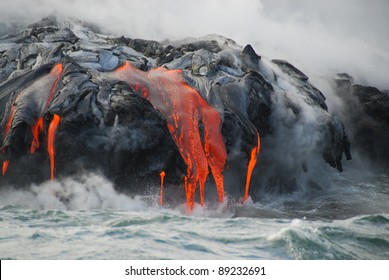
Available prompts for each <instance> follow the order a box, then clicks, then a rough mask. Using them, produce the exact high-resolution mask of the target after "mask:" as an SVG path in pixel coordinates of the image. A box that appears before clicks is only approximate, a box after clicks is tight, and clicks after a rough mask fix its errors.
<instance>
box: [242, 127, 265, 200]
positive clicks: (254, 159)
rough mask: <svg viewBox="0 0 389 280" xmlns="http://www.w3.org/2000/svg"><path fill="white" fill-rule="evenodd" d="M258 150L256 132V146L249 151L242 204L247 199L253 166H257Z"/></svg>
mask: <svg viewBox="0 0 389 280" xmlns="http://www.w3.org/2000/svg"><path fill="white" fill-rule="evenodd" d="M260 150H261V140H260V137H259V133H258V132H257V145H256V146H254V148H252V150H251V153H250V159H249V164H248V166H247V176H246V185H245V188H244V196H243V203H245V201H246V200H247V198H248V197H249V189H250V181H251V175H252V174H253V170H254V167H255V165H256V164H257V156H258V154H259V152H260Z"/></svg>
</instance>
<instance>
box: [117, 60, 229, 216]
mask: <svg viewBox="0 0 389 280" xmlns="http://www.w3.org/2000/svg"><path fill="white" fill-rule="evenodd" d="M113 75H114V77H115V78H117V79H121V80H124V81H126V82H127V83H128V84H129V85H132V87H133V89H134V90H136V91H138V92H140V93H141V94H142V95H143V97H144V98H146V99H147V100H149V101H150V102H151V104H152V105H153V107H154V108H155V109H157V110H159V111H160V112H161V113H162V115H163V116H164V117H165V119H166V121H167V126H168V129H169V132H170V135H171V136H172V138H173V140H174V142H175V143H176V145H177V147H178V149H179V151H180V154H181V156H182V158H183V160H184V162H185V163H186V165H187V174H186V176H185V178H184V182H185V184H184V185H185V192H186V203H187V208H188V211H189V212H190V211H192V209H193V207H194V199H195V193H196V188H197V186H198V185H200V204H201V205H204V188H205V183H206V180H207V177H208V173H209V171H208V170H209V168H210V170H211V172H212V176H213V178H214V180H215V184H216V188H217V193H218V197H219V201H220V202H222V201H223V200H224V178H223V170H224V165H225V162H226V158H227V153H226V148H225V145H224V142H223V137H222V135H221V132H220V126H221V120H220V114H219V112H218V111H217V110H216V109H214V108H213V107H212V106H210V105H209V104H208V103H207V102H206V100H204V99H203V98H202V97H201V95H200V94H199V93H198V92H197V91H196V90H195V89H193V88H192V87H190V86H189V85H187V84H186V83H185V82H184V81H183V79H182V71H181V70H168V69H166V68H163V67H159V68H155V69H152V70H150V71H149V72H143V71H140V70H138V69H137V68H135V67H134V66H133V65H132V64H131V63H130V62H128V61H126V63H125V64H124V65H123V66H121V67H119V68H118V69H116V70H115V72H114V73H113ZM200 122H201V124H202V126H203V129H204V137H203V139H202V138H201V135H200V129H199V126H200Z"/></svg>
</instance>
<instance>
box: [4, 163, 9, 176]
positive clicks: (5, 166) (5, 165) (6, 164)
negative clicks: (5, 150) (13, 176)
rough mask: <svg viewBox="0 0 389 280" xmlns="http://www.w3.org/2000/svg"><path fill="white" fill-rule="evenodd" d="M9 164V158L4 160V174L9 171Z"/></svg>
mask: <svg viewBox="0 0 389 280" xmlns="http://www.w3.org/2000/svg"><path fill="white" fill-rule="evenodd" d="M8 165H9V160H6V161H4V162H3V169H2V174H3V176H4V175H5V173H7V170H8Z"/></svg>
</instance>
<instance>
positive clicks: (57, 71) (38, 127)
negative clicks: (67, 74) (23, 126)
mask: <svg viewBox="0 0 389 280" xmlns="http://www.w3.org/2000/svg"><path fill="white" fill-rule="evenodd" d="M62 73H63V66H62V64H56V65H55V66H54V68H53V69H52V70H51V71H50V74H49V76H51V77H52V78H55V80H54V83H53V86H52V87H51V90H50V93H49V96H48V97H47V100H46V103H45V105H44V108H43V110H42V112H41V115H42V114H43V113H44V112H46V110H47V108H48V107H49V105H50V103H51V100H52V99H53V96H54V93H55V89H56V88H57V85H58V81H59V80H60V78H61V76H62ZM31 129H32V135H33V139H32V143H31V148H30V153H31V154H33V153H35V151H36V150H37V149H39V147H40V143H39V134H40V133H42V132H43V118H42V116H40V117H39V119H38V120H37V121H36V123H35V125H33V126H32V127H31Z"/></svg>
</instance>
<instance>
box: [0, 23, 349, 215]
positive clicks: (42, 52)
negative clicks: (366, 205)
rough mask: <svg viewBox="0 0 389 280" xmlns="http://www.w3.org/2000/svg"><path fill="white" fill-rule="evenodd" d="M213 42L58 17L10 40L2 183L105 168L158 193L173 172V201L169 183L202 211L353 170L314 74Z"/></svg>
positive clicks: (3, 83)
mask: <svg viewBox="0 0 389 280" xmlns="http://www.w3.org/2000/svg"><path fill="white" fill-rule="evenodd" d="M213 38H214V39H211V40H210V39H209V38H208V39H201V40H195V41H193V42H176V43H174V44H173V43H172V45H170V43H166V44H165V43H159V42H155V41H148V40H142V39H130V38H124V37H121V38H115V37H112V36H104V35H102V34H96V33H95V32H94V31H92V30H91V29H90V28H89V27H87V26H83V27H82V28H80V26H79V23H71V22H66V23H64V22H58V21H57V20H56V19H51V18H48V19H44V20H42V21H41V22H39V23H36V24H34V25H32V26H30V27H27V28H26V29H23V31H21V32H20V33H19V34H17V35H12V34H11V35H9V36H7V37H4V39H1V40H3V41H1V42H0V113H1V114H0V121H1V129H0V135H1V136H0V137H1V138H2V140H3V141H2V145H1V148H0V149H1V154H0V155H1V160H2V174H3V176H1V177H0V181H1V183H3V182H4V185H7V184H8V185H9V184H10V185H13V184H15V185H17V186H30V185H31V183H35V182H37V183H39V182H42V181H43V180H47V179H48V177H50V178H51V179H52V180H53V179H54V175H56V177H59V176H64V175H65V176H68V175H70V176H73V175H78V174H79V173H80V172H84V171H96V172H101V173H102V174H103V175H104V176H106V177H107V178H108V179H110V180H112V181H113V183H114V184H115V187H116V188H117V190H118V191H122V192H125V193H137V194H144V191H145V190H144V186H146V185H147V184H149V186H152V188H154V187H155V188H157V186H158V184H157V183H156V181H157V179H159V180H160V187H159V193H160V205H171V206H173V204H176V203H180V201H178V200H177V199H176V197H174V195H175V194H173V195H171V194H172V193H171V192H170V190H171V188H168V187H170V186H172V185H174V186H181V189H180V191H179V192H178V195H182V196H183V197H184V196H185V198H183V199H185V200H186V205H187V209H188V211H189V212H190V211H192V210H193V208H194V206H195V200H197V199H198V200H199V201H198V202H199V204H200V205H202V206H204V205H205V203H206V197H205V196H206V195H207V196H208V197H207V198H208V199H209V198H210V197H211V195H212V194H215V197H217V199H218V201H219V203H221V202H223V201H225V196H226V194H227V193H228V195H231V196H232V197H233V196H235V195H237V196H239V197H233V201H236V200H235V199H239V198H242V197H243V198H242V201H243V202H245V201H247V199H248V197H249V195H250V196H251V197H252V198H253V200H254V201H255V200H256V199H257V198H258V197H259V196H258V195H259V194H260V192H259V191H260V190H267V189H273V188H274V186H276V188H278V189H279V190H280V191H284V190H285V191H293V190H295V189H296V188H298V187H299V186H298V184H297V183H294V182H297V180H295V179H296V177H298V176H300V175H301V174H302V173H307V175H304V176H311V175H312V174H314V173H312V172H310V171H309V170H308V169H309V168H310V166H314V167H315V166H317V162H316V160H317V159H319V160H320V161H323V162H324V161H326V162H327V163H329V164H330V165H331V166H333V167H336V168H337V169H338V170H339V171H341V170H342V165H341V160H342V154H343V153H345V154H346V158H347V159H350V158H351V156H350V144H349V141H348V137H347V135H346V133H345V128H344V125H343V124H342V123H341V121H340V120H338V119H337V118H336V117H335V116H334V115H332V114H330V113H329V112H328V111H327V109H328V107H327V105H326V103H325V97H324V95H323V94H322V93H321V92H320V91H319V90H318V89H317V88H315V87H314V86H313V85H312V84H311V83H310V82H309V80H308V77H307V76H305V74H303V73H302V72H301V71H300V70H298V69H297V68H295V67H294V66H293V65H291V64H290V63H288V62H287V61H283V60H272V61H263V60H262V58H261V56H260V55H257V54H256V53H255V51H254V49H253V48H252V47H251V46H250V45H247V46H245V47H244V48H242V47H241V46H238V45H237V44H236V43H235V42H233V41H232V40H230V39H227V38H223V37H220V36H216V35H215V36H214V37H213ZM3 42H5V43H6V45H1V44H2V43H3ZM173 45H174V46H173ZM289 90H290V91H289ZM308 116H309V117H308ZM296 128H298V129H296ZM301 128H304V129H303V130H301ZM57 130H58V133H57ZM301 131H302V133H301ZM285 135H287V137H288V141H289V140H290V141H289V142H290V145H284V140H285ZM260 136H261V138H260ZM262 139H263V140H262ZM261 143H262V144H263V145H262V146H261ZM299 143H307V146H304V147H301V145H300V146H299V147H298V148H296V149H295V148H294V147H295V146H296V145H299ZM43 147H45V148H46V149H44V148H43ZM291 147H293V148H292V149H291ZM260 150H263V151H265V152H264V153H263V154H261V162H263V163H266V164H262V165H261V166H260V168H261V172H260V174H264V176H261V177H258V178H255V176H254V172H253V170H254V168H255V167H256V166H257V161H258V159H257V157H258V154H259V152H260ZM307 155H309V156H307ZM246 156H247V157H248V159H247V162H245V163H244V164H243V165H244V166H243V168H241V166H242V159H243V158H245V157H246ZM285 158H287V159H288V160H284V159H285ZM323 159H324V160H323ZM246 164H247V166H246ZM48 166H50V176H49V175H48V174H49V172H48V170H49V168H48ZM226 166H228V167H229V168H228V170H225V167H226ZM162 170H163V171H162ZM239 170H242V172H239ZM285 170H291V172H284V171H285ZM307 170H308V171H307ZM210 174H211V176H209V175H210ZM158 175H159V176H158ZM158 177H159V178H158ZM256 179H258V180H256ZM144 183H146V184H144ZM164 184H166V189H165V186H164ZM206 185H215V187H216V188H215V189H216V191H214V190H212V189H210V190H209V189H205V188H206ZM237 186H241V188H240V187H237ZM256 196H257V197H256ZM197 197H198V198H197Z"/></svg>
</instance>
